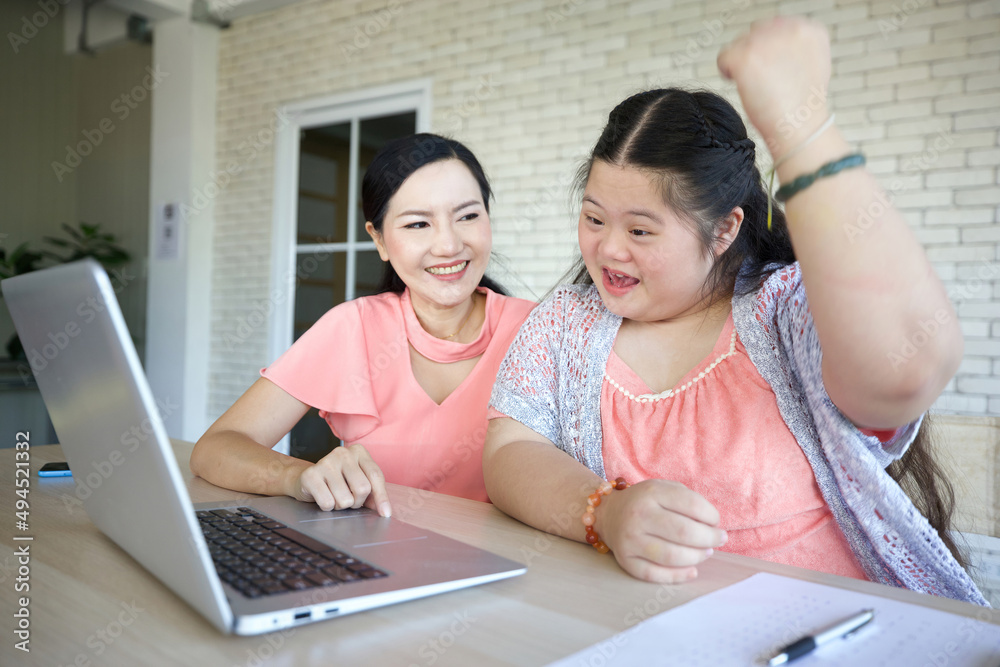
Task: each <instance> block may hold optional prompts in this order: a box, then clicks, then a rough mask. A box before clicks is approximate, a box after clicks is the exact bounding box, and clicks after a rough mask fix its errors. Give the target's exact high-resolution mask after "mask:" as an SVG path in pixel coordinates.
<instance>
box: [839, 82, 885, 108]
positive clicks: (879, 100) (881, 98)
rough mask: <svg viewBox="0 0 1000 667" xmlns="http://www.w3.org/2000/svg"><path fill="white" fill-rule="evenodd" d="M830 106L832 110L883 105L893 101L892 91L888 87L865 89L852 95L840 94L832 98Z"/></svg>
mask: <svg viewBox="0 0 1000 667" xmlns="http://www.w3.org/2000/svg"><path fill="white" fill-rule="evenodd" d="M831 101H832V102H833V104H831V106H832V107H833V108H834V109H843V108H846V107H868V106H871V105H873V104H885V103H887V102H892V101H893V94H892V89H891V88H889V87H888V86H883V87H880V88H867V89H865V90H859V91H857V92H854V93H840V94H839V95H837V96H836V97H832V98H831Z"/></svg>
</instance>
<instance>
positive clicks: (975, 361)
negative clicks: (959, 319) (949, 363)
mask: <svg viewBox="0 0 1000 667" xmlns="http://www.w3.org/2000/svg"><path fill="white" fill-rule="evenodd" d="M972 324H975V325H976V326H974V327H973V326H970V325H972ZM967 329H969V330H972V331H975V332H977V333H974V334H973V333H969V331H968V330H967ZM989 329H990V328H989V325H988V324H987V323H986V322H975V323H972V322H969V323H966V322H963V323H962V333H963V334H965V335H966V336H982V337H985V336H988V335H989V333H990V330H989ZM980 331H981V332H982V333H978V332H980ZM958 372H959V373H960V374H962V375H966V374H968V375H992V374H993V362H992V360H991V359H990V358H989V357H966V358H964V359H962V363H961V365H960V366H959V367H958ZM959 388H961V384H960V385H959Z"/></svg>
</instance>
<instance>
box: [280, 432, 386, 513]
mask: <svg viewBox="0 0 1000 667" xmlns="http://www.w3.org/2000/svg"><path fill="white" fill-rule="evenodd" d="M288 495H290V496H292V497H293V498H295V499H297V500H301V501H304V502H315V503H316V504H317V505H319V507H320V509H322V510H343V509H348V508H353V509H357V508H359V507H361V506H362V505H364V506H365V507H369V508H371V509H374V510H376V511H377V512H378V513H379V514H380V515H381V516H385V517H387V516H390V515H391V514H392V507H391V506H390V505H389V494H388V493H387V492H386V489H385V476H384V475H383V474H382V470H381V469H380V468H379V467H378V465H377V464H376V463H375V461H374V460H373V459H372V457H371V454H369V453H368V450H367V449H365V448H364V447H363V446H362V445H350V446H343V447H335V448H334V450H333V451H332V452H330V453H329V454H327V455H326V456H324V457H323V458H321V459H320V460H319V461H318V462H317V463H316V464H315V465H312V466H309V467H308V468H306V469H305V470H303V471H302V472H301V473H300V474H298V475H297V476H296V479H295V481H294V483H293V486H292V488H291V489H290V490H289V493H288Z"/></svg>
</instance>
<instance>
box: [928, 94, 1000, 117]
mask: <svg viewBox="0 0 1000 667" xmlns="http://www.w3.org/2000/svg"><path fill="white" fill-rule="evenodd" d="M997 107H1000V92H995V93H980V94H965V95H949V96H948V97H945V98H943V99H940V100H938V101H936V102H935V103H934V112H935V113H939V114H943V113H952V112H955V111H971V110H976V109H996V108H997ZM997 117H998V118H1000V116H997Z"/></svg>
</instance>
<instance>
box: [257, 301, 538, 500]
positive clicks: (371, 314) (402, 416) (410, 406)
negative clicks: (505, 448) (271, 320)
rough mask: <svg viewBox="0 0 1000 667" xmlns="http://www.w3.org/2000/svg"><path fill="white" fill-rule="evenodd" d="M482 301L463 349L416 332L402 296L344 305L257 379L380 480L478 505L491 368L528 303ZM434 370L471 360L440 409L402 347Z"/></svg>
mask: <svg viewBox="0 0 1000 667" xmlns="http://www.w3.org/2000/svg"><path fill="white" fill-rule="evenodd" d="M479 291H481V292H483V293H484V294H486V319H485V321H484V322H483V327H482V330H481V331H480V334H479V337H478V338H477V339H476V340H475V341H473V342H471V343H467V344H466V343H457V342H454V341H449V340H441V339H438V338H435V337H434V336H432V335H430V334H429V333H427V332H426V331H424V329H423V327H421V326H420V322H419V321H418V320H417V317H416V314H415V313H414V312H413V306H412V305H411V303H410V295H409V291H405V292H403V294H392V293H385V294H378V295H375V296H370V297H363V298H359V299H355V300H353V301H348V302H346V303H342V304H340V305H339V306H336V307H335V308H333V309H331V310H330V311H329V312H327V313H326V314H325V315H324V316H323V317H322V318H320V320H319V321H318V322H316V324H314V325H313V326H312V327H311V328H310V329H309V330H308V331H306V333H304V334H303V335H302V336H301V337H300V338H299V340H297V341H296V342H295V344H294V345H292V347H291V348H289V350H288V351H287V352H285V354H283V355H282V356H281V357H280V358H279V359H278V360H277V361H275V362H274V363H273V364H271V365H270V366H269V367H267V368H265V369H263V370H261V376H263V377H265V378H267V379H268V380H270V381H271V382H274V383H275V384H276V385H278V386H279V387H281V388H282V389H284V390H285V391H287V392H288V393H289V394H291V395H292V396H294V397H295V398H297V399H298V400H300V401H302V402H303V403H306V404H308V405H310V406H313V407H316V408H319V411H320V412H319V414H320V416H321V417H323V418H324V419H325V420H326V422H327V423H328V424H329V425H330V428H331V429H332V430H333V432H334V434H336V436H337V437H339V438H340V439H342V440H343V441H344V443H345V444H348V445H354V444H361V445H364V446H365V449H367V450H368V451H369V452H370V453H371V455H372V458H373V459H375V462H376V463H377V464H378V465H379V467H380V468H381V469H382V472H383V473H384V474H385V478H386V480H387V481H389V482H392V483H395V484H402V485H405V486H411V487H418V488H422V489H428V490H431V491H437V492H440V493H446V494H449V495H453V496H461V497H463V498H471V499H473V500H481V501H486V500H487V496H486V486H485V483H484V482H483V471H482V450H483V444H484V442H485V440H486V423H487V422H486V407H487V404H488V403H489V399H490V391H491V389H492V387H493V381H494V380H495V379H496V374H497V369H498V368H499V366H500V362H501V361H502V360H503V357H504V355H505V354H506V352H507V348H508V347H509V346H510V342H511V340H513V338H514V336H515V335H516V334H517V330H518V328H519V327H520V326H521V323H522V322H523V321H524V319H525V318H526V317H527V316H528V313H529V312H530V311H531V309H532V308H533V307H534V305H535V304H534V303H532V302H530V301H526V300H524V299H515V298H512V297H505V296H501V295H499V294H496V293H494V292H492V291H490V290H488V289H485V288H479ZM411 347H412V348H413V349H414V350H416V351H417V352H418V353H420V354H421V355H423V356H424V357H427V358H428V359H431V360H433V361H437V362H441V363H450V362H455V361H462V360H465V359H471V358H474V357H479V361H478V362H477V363H476V365H475V367H474V368H473V370H472V372H471V373H469V376H468V377H466V378H465V380H464V381H463V382H462V384H460V385H459V386H458V387H457V388H456V389H455V391H453V392H452V393H451V394H450V395H449V396H448V398H446V399H445V400H444V401H443V402H442V403H441V404H440V405H438V404H437V403H435V402H434V401H433V400H432V399H431V398H430V396H428V395H427V393H426V392H425V391H424V389H423V387H421V386H420V385H419V384H418V383H417V380H416V378H414V376H413V370H412V366H411V365H410V348H411Z"/></svg>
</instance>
